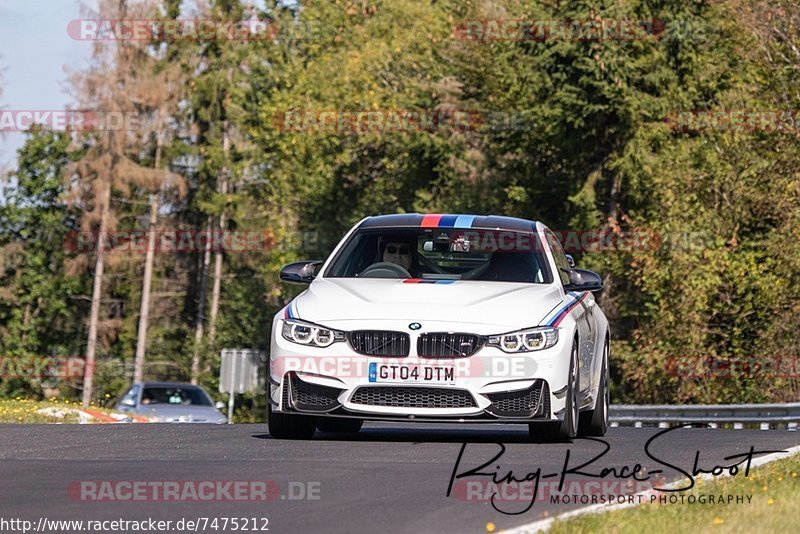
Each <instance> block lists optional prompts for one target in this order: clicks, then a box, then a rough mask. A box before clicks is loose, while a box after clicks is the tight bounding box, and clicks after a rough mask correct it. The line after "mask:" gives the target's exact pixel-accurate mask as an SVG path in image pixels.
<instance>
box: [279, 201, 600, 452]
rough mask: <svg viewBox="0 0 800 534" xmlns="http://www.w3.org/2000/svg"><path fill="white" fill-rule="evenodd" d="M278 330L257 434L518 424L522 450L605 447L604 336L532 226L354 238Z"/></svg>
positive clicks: (588, 289) (376, 227) (484, 225)
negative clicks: (262, 427) (535, 445)
mask: <svg viewBox="0 0 800 534" xmlns="http://www.w3.org/2000/svg"><path fill="white" fill-rule="evenodd" d="M280 276H281V279H282V280H284V281H287V282H295V283H301V284H309V286H308V288H307V289H306V290H305V291H303V292H302V293H301V294H300V295H299V296H297V297H296V298H295V299H294V300H292V301H291V302H290V303H289V304H288V305H287V306H286V307H285V308H284V309H282V310H281V311H280V312H279V313H278V314H277V315H276V316H275V318H274V321H273V327H272V339H271V347H270V355H269V370H268V378H269V386H268V391H269V399H268V401H269V402H268V408H267V411H268V413H267V416H268V423H269V431H270V433H271V435H272V436H273V437H275V438H289V439H309V438H311V437H313V435H314V433H315V432H316V430H320V431H322V432H357V431H358V430H359V429H360V428H361V425H362V423H363V421H365V420H373V421H405V422H410V421H420V422H462V423H464V422H469V423H473V422H474V423H482V422H483V423H516V424H527V425H528V429H529V434H530V438H531V439H532V440H534V441H539V440H543V441H547V440H553V439H556V440H559V439H560V440H571V439H572V438H574V437H575V436H578V435H590V436H602V435H603V434H605V432H606V429H607V426H608V405H609V393H608V391H609V370H608V355H609V329H608V321H607V320H606V317H605V315H604V314H603V312H602V310H601V309H600V308H599V306H597V305H596V303H595V299H594V297H593V295H592V292H594V291H599V290H600V289H602V279H601V277H600V276H599V275H598V274H596V273H593V272H591V271H586V270H582V269H576V268H575V267H574V262H573V261H572V258H571V257H570V256H569V255H567V254H565V253H564V251H563V249H562V247H561V244H560V242H559V240H558V238H557V237H556V235H555V234H554V233H553V232H552V231H550V230H549V229H548V228H547V227H546V226H544V225H543V224H542V223H540V222H532V221H527V220H523V219H517V218H512V217H501V216H495V215H489V216H481V215H422V214H400V215H381V216H376V217H368V218H366V219H364V220H362V221H361V222H359V223H358V224H356V225H355V226H354V227H353V228H352V229H351V230H350V231H349V232H348V233H347V235H345V237H344V238H343V239H342V241H341V242H340V243H339V244H338V245H337V246H336V248H335V249H334V250H333V252H332V253H331V255H330V257H329V258H328V259H327V260H326V261H324V262H321V261H312V262H298V263H293V264H290V265H287V266H285V267H284V268H283V269H282V270H281V275H280Z"/></svg>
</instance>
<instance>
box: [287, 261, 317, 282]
mask: <svg viewBox="0 0 800 534" xmlns="http://www.w3.org/2000/svg"><path fill="white" fill-rule="evenodd" d="M322 263H323V262H321V261H298V262H295V263H290V264H289V265H284V267H283V269H281V275H280V276H281V280H283V281H284V282H291V283H293V284H310V283H311V281H312V280H314V277H315V276H316V275H317V274H316V270H317V267H319V266H320V265H322Z"/></svg>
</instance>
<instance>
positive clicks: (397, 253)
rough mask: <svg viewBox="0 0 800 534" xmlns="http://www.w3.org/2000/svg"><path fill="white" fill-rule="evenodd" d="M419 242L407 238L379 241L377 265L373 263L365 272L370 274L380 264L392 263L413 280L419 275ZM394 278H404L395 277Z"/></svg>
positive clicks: (384, 238)
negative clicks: (417, 248) (417, 247)
mask: <svg viewBox="0 0 800 534" xmlns="http://www.w3.org/2000/svg"><path fill="white" fill-rule="evenodd" d="M416 245H417V240H416V238H414V237H410V238H409V237H407V236H386V237H381V238H380V239H379V240H378V256H377V258H376V263H373V264H372V265H371V266H370V267H368V268H367V269H366V270H365V271H364V272H369V271H370V270H371V269H374V268H376V267H378V268H379V266H380V264H381V263H383V264H386V263H391V264H393V265H397V266H398V267H401V268H402V269H403V271H405V272H407V273H408V275H409V276H410V277H411V278H416V277H417V276H418V275H419V270H420V269H419V258H418V257H417V250H416ZM393 277H400V278H402V276H399V275H397V274H396V275H395V276H393Z"/></svg>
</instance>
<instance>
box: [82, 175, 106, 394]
mask: <svg viewBox="0 0 800 534" xmlns="http://www.w3.org/2000/svg"><path fill="white" fill-rule="evenodd" d="M100 202H101V205H100V228H99V230H98V234H97V236H98V239H97V253H96V257H95V263H94V283H93V285H92V305H91V309H90V312H89V338H88V340H87V341H86V364H85V366H84V373H83V406H84V407H88V406H89V404H90V403H91V401H92V387H93V385H94V362H95V352H96V350H97V323H98V321H99V317H100V297H101V292H102V288H103V267H104V265H103V263H104V256H105V240H106V227H107V224H108V210H109V206H110V203H111V180H110V179H109V181H108V183H106V184H105V188H104V190H103V197H102V199H101V200H100Z"/></svg>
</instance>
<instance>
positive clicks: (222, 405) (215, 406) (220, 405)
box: [214, 401, 225, 410]
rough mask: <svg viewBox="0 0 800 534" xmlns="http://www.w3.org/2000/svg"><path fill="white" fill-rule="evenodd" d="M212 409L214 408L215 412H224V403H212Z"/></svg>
mask: <svg viewBox="0 0 800 534" xmlns="http://www.w3.org/2000/svg"><path fill="white" fill-rule="evenodd" d="M214 408H216V409H217V410H224V409H225V403H224V402H222V401H217V402H215V403H214Z"/></svg>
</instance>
